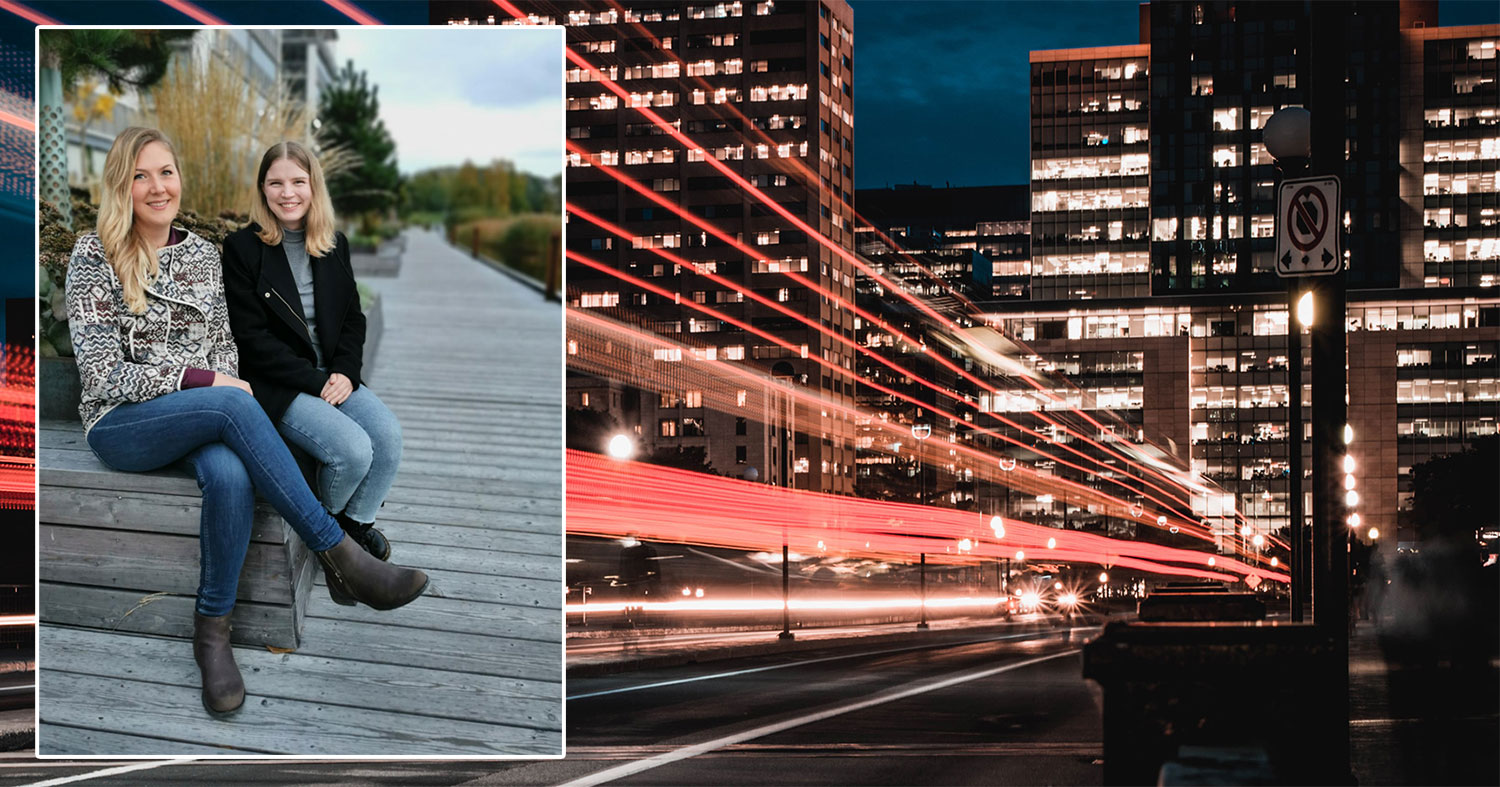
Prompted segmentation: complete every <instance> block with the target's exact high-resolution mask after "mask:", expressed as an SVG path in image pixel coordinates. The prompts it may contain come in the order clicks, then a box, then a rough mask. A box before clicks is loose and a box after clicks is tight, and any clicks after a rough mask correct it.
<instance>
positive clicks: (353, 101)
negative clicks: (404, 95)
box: [318, 61, 401, 232]
mask: <svg viewBox="0 0 1500 787" xmlns="http://www.w3.org/2000/svg"><path fill="white" fill-rule="evenodd" d="M379 93H380V87H379V86H378V85H377V86H371V85H370V84H369V80H368V79H367V78H366V75H365V72H363V71H355V70H354V62H353V61H349V62H348V63H346V64H345V65H344V70H343V71H340V72H339V76H338V79H337V80H335V82H334V84H333V86H332V87H330V88H329V89H328V90H326V91H324V93H323V97H322V103H321V104H320V105H319V108H318V119H319V120H321V121H322V124H323V125H322V129H321V130H322V132H323V134H324V138H325V139H326V140H327V141H328V143H329V144H330V145H331V146H340V147H342V148H344V149H345V150H347V151H349V153H351V154H352V155H353V156H354V157H355V160H356V164H355V166H352V167H349V168H347V169H345V170H344V171H342V172H339V173H338V174H336V175H332V176H330V177H329V178H328V194H329V196H330V197H331V198H332V199H333V205H334V208H335V209H337V210H338V211H339V212H341V213H344V214H345V215H358V216H360V217H361V224H362V230H363V231H365V232H371V231H373V224H374V221H373V219H374V214H375V213H377V212H378V211H382V210H385V209H387V208H389V207H391V206H393V205H395V204H396V195H397V189H398V188H399V187H400V178H401V176H400V171H399V170H398V169H397V168H396V142H395V140H392V139H391V135H390V133H389V132H387V131H386V128H385V122H384V121H382V120H381V119H380V97H379Z"/></svg>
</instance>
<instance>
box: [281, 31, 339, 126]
mask: <svg viewBox="0 0 1500 787" xmlns="http://www.w3.org/2000/svg"><path fill="white" fill-rule="evenodd" d="M338 40H339V31H337V30H285V31H283V32H282V36H281V74H282V83H283V85H284V87H285V90H286V91H287V92H288V93H289V94H290V95H292V96H293V97H295V98H296V99H297V100H298V101H301V102H302V104H303V105H304V106H307V107H309V108H310V109H311V110H312V111H311V112H310V113H309V118H308V125H309V128H308V129H307V133H308V135H309V136H311V135H312V133H313V132H314V131H316V130H317V127H318V119H317V111H318V106H319V104H320V103H321V102H322V97H323V91H324V90H327V89H328V87H329V86H331V85H332V84H333V83H334V81H335V80H337V78H338V73H339V64H338V54H337V51H336V50H337V47H338Z"/></svg>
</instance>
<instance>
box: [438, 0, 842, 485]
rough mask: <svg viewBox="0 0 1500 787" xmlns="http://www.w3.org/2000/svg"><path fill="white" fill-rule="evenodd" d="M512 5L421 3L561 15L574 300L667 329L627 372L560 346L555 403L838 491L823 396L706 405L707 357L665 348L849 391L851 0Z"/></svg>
mask: <svg viewBox="0 0 1500 787" xmlns="http://www.w3.org/2000/svg"><path fill="white" fill-rule="evenodd" d="M518 6H519V7H520V8H521V9H522V10H523V11H524V12H525V13H526V14H528V17H527V18H526V19H524V20H513V19H510V18H508V17H507V16H506V15H504V14H499V17H500V18H498V19H497V18H494V17H495V16H496V8H495V6H493V5H491V4H488V3H434V4H433V6H432V11H431V13H432V14H433V16H434V20H435V21H444V22H448V23H451V24H508V23H513V22H516V21H520V22H523V23H543V24H548V23H555V24H562V25H565V26H567V28H568V32H567V43H568V46H569V48H570V49H571V51H572V52H573V54H574V56H575V57H576V58H577V60H574V61H570V62H569V64H568V72H567V107H568V110H567V111H568V122H567V125H568V137H569V140H568V141H569V150H568V169H567V174H566V180H567V199H568V202H569V206H570V208H571V210H570V215H569V220H568V228H567V246H568V251H569V253H570V254H571V255H574V256H573V257H572V258H571V259H570V261H569V267H568V291H569V306H570V307H571V308H573V309H579V310H588V312H590V313H591V314H596V315H602V316H608V317H610V318H612V319H615V320H618V321H621V322H623V323H626V324H631V325H635V326H638V327H639V329H640V330H642V331H645V332H648V333H650V334H652V335H655V336H658V337H662V338H664V339H666V340H669V341H671V342H674V343H677V344H680V345H681V346H682V347H672V348H662V349H661V350H660V351H659V352H658V353H656V355H655V357H654V358H653V360H652V361H651V362H650V363H649V364H648V366H649V367H651V368H642V367H639V366H638V367H637V368H635V369H634V370H633V371H634V372H635V373H634V374H632V375H630V376H629V379H619V377H609V376H602V375H598V374H586V373H583V372H580V371H579V370H578V365H575V366H574V368H573V370H572V371H571V372H570V375H569V379H568V386H569V394H568V403H569V405H570V406H571V407H575V408H577V407H584V408H589V409H595V410H603V411H605V412H608V413H609V414H610V415H611V416H613V417H614V418H615V419H616V421H618V422H619V423H620V425H621V426H623V427H625V428H627V429H630V430H632V431H634V432H635V434H636V435H637V436H638V441H639V442H640V443H641V444H642V445H643V447H644V448H645V449H646V450H648V451H653V452H654V451H660V450H663V449H665V450H668V451H670V450H672V449H677V448H701V449H702V450H703V451H704V452H705V456H706V459H707V460H708V462H709V464H710V465H711V467H712V468H713V469H714V470H715V471H717V472H721V473H727V474H731V475H737V476H742V477H756V478H758V479H759V480H761V481H763V482H767V483H774V484H778V485H785V486H792V487H796V488H799V489H813V490H818V491H823V492H835V493H850V492H852V491H853V483H854V426H853V424H852V422H851V421H850V420H849V419H848V418H847V417H846V416H845V415H841V414H840V413H839V412H838V411H837V409H836V408H828V407H820V406H818V405H817V404H806V403H804V404H800V405H798V406H797V407H796V409H795V411H794V412H792V413H790V415H789V416H788V415H781V416H775V417H768V416H767V415H766V414H767V413H769V412H775V413H784V412H785V410H784V408H783V407H781V406H774V407H773V406H764V407H754V406H751V405H750V404H747V403H746V397H745V396H740V397H738V401H739V402H740V403H741V404H742V405H743V406H742V407H734V406H731V407H728V408H725V407H718V406H713V402H714V401H715V396H714V394H715V392H713V391H705V390H703V388H702V387H701V386H702V383H701V382H700V380H701V378H699V377H696V376H692V375H689V374H687V373H686V372H687V371H688V370H686V369H681V370H679V369H674V368H673V365H674V364H677V365H681V364H683V363H684V361H683V360H681V359H683V358H686V360H687V362H692V361H694V360H695V359H696V360H703V361H714V362H718V361H723V362H730V363H733V364H739V365H742V366H743V367H744V368H747V369H752V370H755V371H757V372H758V373H760V374H762V375H766V376H769V377H771V378H777V379H780V380H783V381H785V382H788V383H790V384H792V385H794V386H796V387H798V388H799V389H802V390H803V391H805V392H808V393H811V394H813V395H815V396H816V397H818V398H819V399H820V400H822V401H826V402H828V403H831V404H834V405H841V406H848V405H850V404H852V402H853V398H854V380H853V376H852V375H853V371H852V370H853V367H854V357H853V356H854V350H853V348H852V346H851V345H852V341H853V337H854V315H853V314H852V312H851V311H850V310H849V309H848V308H847V307H846V306H845V304H850V303H852V302H853V301H854V277H855V275H856V267H855V265H854V263H853V261H852V260H853V248H854V223H853V218H852V213H853V209H852V202H853V199H854V194H853V191H854V115H853V111H854V98H853V97H854V61H853V45H854V34H853V26H852V15H853V14H852V11H851V10H850V8H849V6H848V4H847V3H845V2H843V1H842V0H828V1H825V2H787V1H786V0H782V1H781V2H776V1H775V0H758V1H756V0H752V1H751V2H740V1H739V0H735V2H704V3H688V4H680V3H675V2H674V3H667V2H656V1H654V0H653V1H651V2H640V3H635V4H630V3H626V4H619V3H611V2H539V3H532V2H523V3H518ZM642 192H644V193H642ZM647 195H650V196H647ZM818 236H821V238H822V239H820V238H819V237H818ZM747 293H748V294H749V295H747ZM751 296H759V297H760V298H764V299H766V301H769V302H770V303H771V304H775V307H772V306H769V305H767V304H766V303H762V302H758V301H757V300H756V297H751ZM698 307H707V308H698ZM710 310H711V311H710ZM799 317H800V318H802V319H798V318H799ZM803 320H805V321H806V322H804V321H803ZM808 323H811V325H810V324H808ZM814 325H816V326H819V327H817V328H815V327H813V326H814ZM745 326H749V327H750V328H752V329H754V330H747V329H746V328H745ZM825 329H826V331H825ZM757 332H762V333H763V334H764V335H757ZM767 337H771V338H767ZM684 347H685V348H686V349H685V350H684V349H682V348H684ZM679 371H680V372H683V373H681V374H679ZM674 381H675V382H674ZM756 398H766V397H765V396H763V395H761V394H759V393H757V394H756ZM769 398H772V399H775V398H777V397H776V396H774V395H771V396H770V397H769ZM601 448H602V447H601ZM752 468H753V469H754V472H751V470H752Z"/></svg>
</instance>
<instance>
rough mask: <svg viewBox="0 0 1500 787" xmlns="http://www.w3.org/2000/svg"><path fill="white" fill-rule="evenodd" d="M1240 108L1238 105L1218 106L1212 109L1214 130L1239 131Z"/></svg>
mask: <svg viewBox="0 0 1500 787" xmlns="http://www.w3.org/2000/svg"><path fill="white" fill-rule="evenodd" d="M1239 130H1240V109H1239V107H1229V108H1223V107H1221V108H1219V109H1215V110H1214V131H1239Z"/></svg>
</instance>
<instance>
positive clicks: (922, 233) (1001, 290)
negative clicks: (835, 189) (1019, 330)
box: [854, 185, 1031, 299]
mask: <svg viewBox="0 0 1500 787" xmlns="http://www.w3.org/2000/svg"><path fill="white" fill-rule="evenodd" d="M854 197H855V199H854V204H855V205H856V206H858V208H859V218H860V219H861V220H862V223H861V224H860V225H859V226H858V227H857V228H856V229H855V233H854V236H855V247H856V248H857V249H858V251H859V253H860V254H864V255H880V254H887V253H891V252H895V251H897V250H898V249H900V250H914V251H945V252H962V251H968V252H973V253H974V254H977V255H978V256H977V257H975V256H973V254H970V255H964V254H951V255H944V256H945V257H947V258H948V259H946V260H938V261H935V264H937V265H939V266H942V267H946V268H950V269H952V270H951V275H950V278H953V280H954V284H955V286H960V287H961V288H962V289H963V290H964V293H965V294H966V295H967V296H968V297H970V298H983V299H988V298H1025V297H1027V295H1028V294H1029V293H1030V290H1031V238H1030V232H1031V221H1030V218H1031V217H1030V211H1029V208H1028V203H1029V201H1030V199H1031V195H1030V192H1029V190H1028V189H1027V188H1026V187H1025V186H957V187H953V186H949V187H944V188H933V187H928V186H918V185H912V186H896V187H894V188H886V189H860V190H858V191H856V192H855V193H854ZM896 275H897V276H898V277H899V278H903V279H906V278H910V277H909V276H907V275H905V274H903V273H901V272H900V271H897V272H896Z"/></svg>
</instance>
